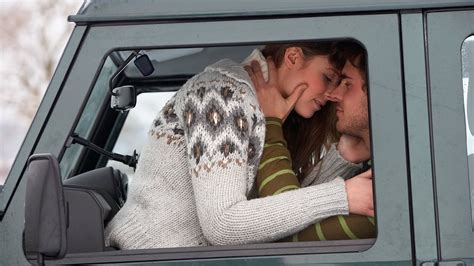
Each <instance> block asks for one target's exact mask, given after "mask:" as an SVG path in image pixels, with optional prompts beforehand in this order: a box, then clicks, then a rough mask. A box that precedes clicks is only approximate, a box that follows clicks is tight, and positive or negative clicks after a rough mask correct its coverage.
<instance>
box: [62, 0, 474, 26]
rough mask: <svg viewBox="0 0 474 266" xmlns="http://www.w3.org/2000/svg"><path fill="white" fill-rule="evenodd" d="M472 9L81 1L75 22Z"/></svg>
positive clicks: (303, 0)
mask: <svg viewBox="0 0 474 266" xmlns="http://www.w3.org/2000/svg"><path fill="white" fill-rule="evenodd" d="M461 6H474V1H473V0H421V1H420V0H357V1H354V0H319V1H314V0H293V1H288V0H259V1H254V0H242V1H237V0H199V1H189V0H136V1H129V0H85V1H84V4H83V6H82V7H81V9H80V10H79V12H78V13H77V15H74V16H70V17H69V21H73V22H76V23H92V22H110V21H137V20H171V19H190V18H229V17H261V16H278V15H305V14H317V13H335V12H337V13H338V12H363V11H390V10H411V9H425V8H447V7H461Z"/></svg>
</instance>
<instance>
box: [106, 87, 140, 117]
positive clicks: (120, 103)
mask: <svg viewBox="0 0 474 266" xmlns="http://www.w3.org/2000/svg"><path fill="white" fill-rule="evenodd" d="M136 104H137V94H136V89H135V87H134V86H132V85H125V86H121V87H116V88H114V89H113V90H112V97H111V101H110V107H111V108H112V109H114V110H117V111H121V112H124V111H128V110H130V109H132V108H133V107H135V105H136Z"/></svg>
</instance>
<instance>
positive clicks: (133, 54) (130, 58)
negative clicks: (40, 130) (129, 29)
mask: <svg viewBox="0 0 474 266" xmlns="http://www.w3.org/2000/svg"><path fill="white" fill-rule="evenodd" d="M139 53H140V51H139V50H134V51H132V53H131V54H130V55H129V56H128V57H127V59H125V61H124V62H123V63H122V64H121V65H120V66H119V67H118V69H117V70H116V71H115V73H114V74H113V75H112V77H111V78H110V80H109V90H110V93H111V94H112V95H114V96H116V93H114V92H113V89H114V86H115V84H114V83H115V79H116V78H117V77H118V75H120V73H122V71H123V70H124V69H125V68H126V67H127V66H128V64H130V62H131V61H132V59H133V58H135V57H137V56H138V55H139Z"/></svg>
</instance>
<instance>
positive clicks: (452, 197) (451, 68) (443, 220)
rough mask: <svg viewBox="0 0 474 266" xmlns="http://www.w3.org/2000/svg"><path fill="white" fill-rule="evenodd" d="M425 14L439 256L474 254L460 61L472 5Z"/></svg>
mask: <svg viewBox="0 0 474 266" xmlns="http://www.w3.org/2000/svg"><path fill="white" fill-rule="evenodd" d="M427 16H428V21H427V26H428V51H429V67H430V72H429V74H430V85H431V86H430V87H431V91H430V94H431V110H432V127H433V140H432V141H433V147H434V154H433V156H434V166H435V178H436V191H437V198H436V200H437V202H438V213H439V230H440V241H441V242H440V248H441V259H442V260H453V259H460V258H461V259H474V252H473V251H474V229H473V228H474V227H473V224H472V216H471V212H472V211H473V210H472V206H471V200H470V193H471V191H470V190H471V189H472V188H473V186H472V184H471V185H470V184H469V174H468V161H467V148H466V125H465V118H464V99H463V87H462V65H461V64H462V60H461V59H462V57H461V45H462V44H463V42H464V40H465V39H466V38H467V37H469V36H470V35H473V34H474V10H465V11H453V12H433V13H428V15H427ZM453 29H455V30H453Z"/></svg>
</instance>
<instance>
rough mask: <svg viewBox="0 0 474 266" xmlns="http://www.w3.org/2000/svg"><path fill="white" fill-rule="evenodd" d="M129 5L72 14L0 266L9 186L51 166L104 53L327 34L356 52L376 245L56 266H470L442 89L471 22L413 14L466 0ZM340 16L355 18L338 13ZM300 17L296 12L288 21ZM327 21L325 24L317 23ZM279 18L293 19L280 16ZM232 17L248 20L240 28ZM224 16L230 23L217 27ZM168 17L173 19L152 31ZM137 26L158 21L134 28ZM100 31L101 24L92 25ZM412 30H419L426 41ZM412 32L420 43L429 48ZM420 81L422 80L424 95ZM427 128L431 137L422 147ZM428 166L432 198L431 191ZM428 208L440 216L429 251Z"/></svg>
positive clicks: (450, 112) (454, 115) (17, 252)
mask: <svg viewBox="0 0 474 266" xmlns="http://www.w3.org/2000/svg"><path fill="white" fill-rule="evenodd" d="M137 3H139V4H137ZM137 3H131V2H130V1H126V0H114V1H111V0H101V1H100V0H97V1H91V3H90V4H89V5H88V6H87V8H84V9H82V11H80V13H79V15H77V16H74V17H72V18H71V20H73V21H76V22H77V23H79V24H81V25H82V24H84V26H78V27H76V29H75V31H74V33H73V35H72V37H71V39H70V41H69V43H68V46H67V47H66V50H65V52H64V54H63V57H62V59H61V61H60V63H59V65H58V68H57V71H56V73H55V75H54V77H53V80H52V82H51V84H50V86H49V88H48V90H47V92H46V95H45V97H44V99H43V102H42V104H41V106H40V109H39V111H38V113H37V115H36V117H35V119H34V121H33V124H32V126H31V128H30V130H29V132H28V135H27V137H26V139H25V142H24V144H23V146H22V148H21V150H20V153H19V155H18V156H17V159H16V161H15V164H14V166H13V168H12V170H11V173H10V176H9V177H8V179H7V182H6V184H5V190H4V191H3V192H2V193H0V211H5V212H4V215H3V217H2V220H1V221H0V236H1V237H0V264H2V265H3V264H5V265H25V264H27V261H26V259H25V257H24V254H23V251H22V243H21V241H22V232H23V220H24V213H23V210H24V198H25V180H22V179H21V176H22V172H23V171H24V167H25V163H26V160H27V158H28V157H29V155H31V154H33V153H42V152H49V153H53V154H54V155H57V156H59V157H60V156H61V155H62V154H63V152H64V150H65V147H64V145H65V143H66V141H67V139H68V136H69V134H70V133H71V132H72V131H73V130H74V128H75V127H76V126H77V123H78V120H79V117H80V116H81V114H82V111H83V108H84V105H85V103H86V102H87V99H88V97H89V95H91V90H92V89H93V88H94V86H95V84H97V76H98V73H99V71H100V69H101V68H102V65H103V63H104V61H105V58H106V57H107V55H108V54H109V53H110V51H112V50H117V49H131V48H136V47H139V48H170V47H199V46H208V45H212V46H225V45H238V44H242V45H243V44H256V43H266V42H270V41H282V40H285V41H292V40H311V39H335V38H353V39H355V40H358V41H360V42H361V43H362V44H363V45H365V47H366V49H367V51H368V62H369V89H370V95H369V101H370V113H371V128H372V149H373V156H374V157H373V164H374V169H373V170H374V175H375V192H376V193H375V199H376V214H377V226H378V236H377V240H376V241H375V243H374V244H373V245H372V246H370V245H371V243H370V244H368V242H363V241H362V242H352V243H361V245H362V244H365V246H367V248H368V249H367V250H362V251H358V252H355V251H354V249H351V248H350V247H347V250H344V249H343V248H341V247H339V250H342V251H344V252H335V251H334V250H335V249H336V247H331V246H330V245H329V244H325V243H318V244H312V243H294V244H288V245H289V246H288V247H287V248H285V246H284V245H282V246H278V245H276V244H260V245H253V246H252V245H249V246H247V248H244V247H240V248H239V247H208V248H206V247H204V248H202V249H200V248H197V251H196V250H191V249H188V250H186V249H182V250H180V249H176V250H173V251H172V252H169V251H168V253H167V252H166V251H163V250H144V251H110V252H99V253H94V254H71V255H68V257H67V258H65V259H64V260H62V261H59V262H57V263H88V264H94V263H105V264H106V263H111V264H116V263H120V262H127V263H135V265H152V264H153V265H154V264H159V265H177V264H179V265H183V264H185V265H309V264H350V265H380V264H384V265H408V264H410V265H411V264H421V263H422V262H427V263H433V264H434V263H435V262H436V261H438V260H441V259H443V260H446V259H447V260H449V259H452V260H459V258H462V259H463V260H464V261H465V262H467V263H468V264H469V263H472V262H473V261H474V259H473V257H472V255H473V254H474V253H473V252H472V250H474V248H473V245H472V243H473V241H472V239H473V236H472V235H473V232H472V227H470V230H471V231H469V230H467V229H468V225H466V224H465V221H466V219H465V218H466V217H467V216H469V219H467V220H468V221H469V220H470V219H471V218H470V217H471V216H470V212H469V214H466V213H465V212H467V211H466V210H468V209H467V207H469V206H467V205H466V204H467V203H470V201H464V202H463V200H465V199H466V197H467V198H468V195H467V194H468V193H466V190H467V188H468V187H469V186H468V184H467V185H466V180H465V179H464V177H467V175H465V174H466V173H465V166H463V162H462V161H460V160H456V159H457V158H458V157H459V156H460V154H461V153H462V152H463V150H462V147H461V146H460V145H461V144H459V143H458V142H456V143H454V142H453V141H450V140H451V139H458V138H459V136H460V134H461V133H460V132H463V131H462V130H464V128H462V129H461V128H455V127H459V125H461V124H460V123H461V122H462V123H464V121H461V120H460V114H461V111H462V110H461V109H462V103H461V105H460V106H458V104H459V101H460V100H459V95H458V94H457V93H449V91H447V90H446V88H451V87H453V86H452V84H457V85H459V84H458V83H460V79H459V77H460V74H461V72H460V60H459V58H457V57H456V56H458V55H457V54H456V52H453V50H452V47H457V48H458V50H456V51H457V53H459V51H460V50H459V48H460V44H461V43H462V42H459V41H458V40H460V36H461V37H462V36H464V35H466V34H468V33H470V34H472V33H473V32H474V30H473V28H472V25H474V21H473V18H474V15H473V11H457V12H437V13H428V23H426V21H425V15H426V12H425V11H426V10H424V9H427V8H448V7H449V8H461V7H472V6H474V2H473V1H467V0H464V1H462V0H458V1H447V0H445V1H442V0H438V1H429V2H428V1H426V2H425V1H424V2H415V1H408V0H403V1H375V0H365V1H360V2H357V3H354V2H353V1H349V0H337V1H329V0H327V1H326V0H325V1H319V2H316V1H298V2H288V1H283V0H281V1H257V2H255V1H239V2H235V3H234V1H218V0H203V1H201V2H199V4H190V2H189V1H183V0H177V1H164V0H159V1H158V0H156V1H152V0H142V1H140V2H137ZM347 12H360V13H356V14H352V15H348V14H347ZM301 14H304V15H305V16H304V17H298V16H299V15H301ZM317 14H323V15H317ZM328 14H330V15H331V16H326V15H328ZM280 15H282V16H280ZM286 15H290V16H291V18H285V16H286ZM240 16H241V17H246V18H245V19H242V20H239V17H240ZM231 17H232V18H233V19H222V18H231ZM170 18H174V19H177V20H180V21H158V20H168V19H170ZM202 18H205V19H204V20H203V19H202ZM143 20H156V21H155V22H153V21H150V22H147V23H141V22H142V21H143ZM100 21H109V22H110V23H107V24H98V25H96V24H94V23H92V22H100ZM112 21H122V22H123V21H128V22H127V23H112ZM466 21H467V22H466ZM466 23H467V24H466ZM424 26H428V32H426V31H425V28H424ZM229 29H232V30H229ZM295 29H298V30H295ZM424 34H427V36H428V43H425V39H424V37H425V36H424ZM465 37H467V36H465ZM426 45H428V49H429V57H428V55H427V54H426ZM456 45H458V46H456ZM451 57H452V58H451ZM426 59H429V65H428V66H429V67H430V69H429V74H430V76H431V79H428V78H427V74H428V73H427V72H426V67H427V65H426V64H425V60H426ZM456 60H457V61H456ZM458 70H459V72H458ZM456 78H457V79H459V80H456ZM427 82H431V88H430V87H429V86H427ZM457 85H456V86H457ZM96 89H101V88H100V87H99V86H97V88H96ZM103 89H107V88H103ZM427 90H428V92H429V93H430V94H429V95H427ZM430 96H431V102H430V98H429V97H430ZM461 97H462V95H461ZM461 99H462V98H461ZM104 103H105V102H104ZM429 104H431V109H429V108H428V106H429ZM430 110H432V111H433V123H432V124H430V123H429V115H430ZM462 115H464V113H462ZM462 117H463V116H462ZM92 124H93V123H92ZM430 126H432V127H433V139H430V138H429V136H430V135H429V134H430ZM446 128H447V129H446ZM453 128H455V129H453ZM450 134H454V135H450ZM453 136H454V137H453ZM446 139H448V140H446ZM461 139H462V138H461ZM462 145H465V143H462ZM433 147H434V148H433ZM433 149H434V150H433ZM464 151H465V146H464ZM432 154H433V155H434V158H433V160H432V158H431V155H432ZM433 162H435V168H434V169H435V174H436V180H435V181H436V184H435V185H436V190H433V185H434V183H435V182H434V181H433V177H432V176H433V173H432V165H433V164H432V163H433ZM463 167H464V168H463ZM453 176H456V177H457V179H456V182H452V177H453ZM458 181H459V182H458ZM459 191H461V192H459ZM467 192H469V191H467ZM410 194H411V197H410ZM466 195H467V196H466ZM436 196H437V197H436ZM434 198H436V199H437V200H438V202H437V203H438V207H439V218H440V229H441V230H440V232H439V233H440V237H441V238H440V239H441V242H440V243H438V244H439V245H437V240H436V237H437V227H436V221H437V220H436V219H437V216H436V215H437V212H436V204H435V203H436V202H435V201H434ZM453 203H454V204H453ZM453 217H454V218H456V219H454V220H453V219H452V218H453ZM460 234H464V235H460ZM328 243H330V242H328ZM340 243H341V242H340ZM325 245H327V246H325ZM272 247H274V248H272ZM259 250H260V251H259ZM193 252H194V253H193ZM171 253H174V254H171ZM180 253H181V254H183V256H184V254H187V257H186V259H183V260H179V254H180ZM438 253H439V254H442V256H441V257H439V256H438ZM176 254H178V255H176ZM216 254H217V255H216ZM219 254H220V255H219ZM255 254H257V255H255Z"/></svg>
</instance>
